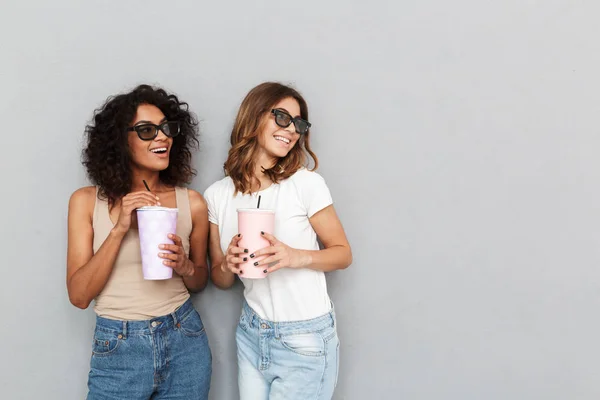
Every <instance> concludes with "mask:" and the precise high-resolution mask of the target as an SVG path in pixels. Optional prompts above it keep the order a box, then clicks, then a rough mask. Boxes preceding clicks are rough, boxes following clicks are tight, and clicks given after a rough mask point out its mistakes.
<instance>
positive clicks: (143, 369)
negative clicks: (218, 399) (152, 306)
mask: <svg viewBox="0 0 600 400" xmlns="http://www.w3.org/2000/svg"><path fill="white" fill-rule="evenodd" d="M92 347H93V348H92V360H91V365H90V366H91V368H90V373H89V379H88V389H89V393H88V397H87V398H88V400H148V399H153V400H154V399H156V400H158V399H160V400H166V399H173V400H175V399H181V400H184V399H185V400H205V399H208V390H209V387H210V375H211V372H212V367H211V362H212V356H211V352H210V348H209V347H208V339H207V337H206V332H205V331H204V326H203V325H202V320H201V319H200V315H199V314H198V312H196V310H195V309H194V306H193V305H192V302H191V301H190V300H189V299H188V300H187V301H186V302H185V303H184V304H183V305H181V307H179V308H178V309H177V310H176V311H174V312H173V313H171V314H169V315H165V316H162V317H157V318H153V319H150V320H146V321H118V320H111V319H106V318H102V317H97V318H96V330H95V332H94V342H93V346H92Z"/></svg>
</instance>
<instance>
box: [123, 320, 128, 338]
mask: <svg viewBox="0 0 600 400" xmlns="http://www.w3.org/2000/svg"><path fill="white" fill-rule="evenodd" d="M126 337H127V321H123V339H125V338H126Z"/></svg>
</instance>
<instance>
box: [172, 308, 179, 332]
mask: <svg viewBox="0 0 600 400" xmlns="http://www.w3.org/2000/svg"><path fill="white" fill-rule="evenodd" d="M171 318H173V326H174V327H175V328H179V327H180V326H181V325H180V324H179V321H178V320H177V310H175V311H173V312H172V313H171Z"/></svg>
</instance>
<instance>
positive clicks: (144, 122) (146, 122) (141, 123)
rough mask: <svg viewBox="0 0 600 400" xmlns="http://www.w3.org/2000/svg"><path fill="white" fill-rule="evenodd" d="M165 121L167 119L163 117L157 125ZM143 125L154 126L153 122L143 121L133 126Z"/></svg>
mask: <svg viewBox="0 0 600 400" xmlns="http://www.w3.org/2000/svg"><path fill="white" fill-rule="evenodd" d="M166 120H167V117H164V118H163V119H161V120H160V122H159V124H162V123H163V122H165V121H166ZM144 124H154V122H152V121H146V120H143V121H138V122H136V123H135V124H133V126H137V125H144Z"/></svg>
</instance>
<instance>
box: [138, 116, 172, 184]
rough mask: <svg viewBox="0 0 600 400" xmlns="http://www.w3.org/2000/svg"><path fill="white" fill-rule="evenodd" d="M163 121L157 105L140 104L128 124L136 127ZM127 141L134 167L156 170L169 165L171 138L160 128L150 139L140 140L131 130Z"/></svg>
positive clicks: (161, 169)
mask: <svg viewBox="0 0 600 400" xmlns="http://www.w3.org/2000/svg"><path fill="white" fill-rule="evenodd" d="M165 121H166V117H165V115H164V114H163V112H162V111H160V109H159V108H158V107H156V106H153V105H150V104H141V105H140V106H139V107H138V109H137V112H136V114H135V117H134V118H133V121H132V123H131V125H130V126H132V127H136V126H140V125H144V124H149V123H150V124H155V125H160V124H161V123H163V122H165ZM148 129H152V128H148ZM127 141H128V144H129V150H130V152H131V159H132V162H133V164H134V167H136V168H138V169H141V170H149V171H153V172H158V171H163V170H165V169H167V167H168V166H169V153H170V151H171V147H172V145H173V138H170V137H167V136H166V135H165V133H164V132H163V131H162V130H160V129H159V130H158V134H157V135H156V137H155V138H154V139H152V140H142V139H140V138H139V136H138V133H137V132H135V131H131V132H129V133H128V137H127Z"/></svg>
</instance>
